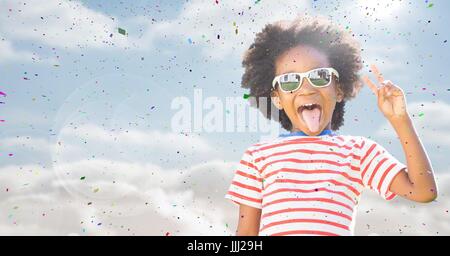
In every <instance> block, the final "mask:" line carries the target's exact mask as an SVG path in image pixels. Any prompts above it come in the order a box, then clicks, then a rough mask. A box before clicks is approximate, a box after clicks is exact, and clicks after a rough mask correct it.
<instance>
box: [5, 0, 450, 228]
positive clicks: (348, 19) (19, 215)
mask: <svg viewBox="0 0 450 256" xmlns="http://www.w3.org/2000/svg"><path fill="white" fill-rule="evenodd" d="M0 10H1V12H2V15H0V92H2V93H0V102H1V104H0V234H1V235H30V234H31V235H232V234H234V231H235V230H236V225H237V216H238V212H237V211H238V208H237V206H236V205H234V204H233V203H231V202H229V201H228V200H227V199H225V198H224V195H225V193H226V190H227V189H228V186H229V183H230V182H231V179H232V176H233V174H234V169H233V168H234V167H235V166H236V164H237V162H238V161H239V160H240V157H241V156H242V154H243V152H244V151H245V149H246V148H247V147H248V146H250V145H252V144H254V143H256V142H258V141H260V140H261V139H263V138H267V137H270V136H273V134H269V133H268V130H264V129H263V127H264V126H263V125H261V123H259V125H260V126H259V129H255V130H251V129H249V128H248V127H244V128H245V129H243V130H239V129H238V128H237V126H238V123H239V120H241V119H239V118H247V117H248V116H240V115H237V114H236V115H235V116H236V119H233V118H229V117H233V115H234V114H233V113H234V110H233V109H228V108H227V104H226V102H227V99H232V100H235V101H236V102H237V103H239V104H241V105H242V106H244V107H245V108H246V109H248V111H251V110H250V109H249V107H248V100H247V99H245V96H244V95H245V94H247V93H249V92H248V91H247V90H244V89H242V88H241V87H240V84H241V78H242V74H243V71H244V70H243V68H242V65H241V62H242V56H243V53H244V52H245V50H246V49H247V48H248V47H249V46H250V44H251V43H252V42H253V40H254V37H255V34H256V33H258V32H259V31H261V29H262V28H263V27H264V26H265V25H266V24H268V23H271V22H274V21H278V20H281V19H288V20H289V19H294V18H296V17H298V16H305V15H306V16H310V17H316V16H321V17H324V18H326V19H329V20H330V21H332V22H333V23H334V24H336V25H338V26H340V27H341V28H343V29H345V30H347V31H348V32H349V33H351V34H352V35H353V36H354V38H355V39H356V40H357V41H358V43H359V44H360V47H361V50H362V59H363V63H364V68H363V70H361V75H363V74H369V75H370V73H369V72H368V65H370V64H372V63H374V64H376V65H377V66H378V67H379V69H380V70H381V71H382V72H383V74H384V76H385V78H387V79H390V80H392V81H393V82H394V83H396V84H398V85H399V86H400V87H401V88H402V89H403V90H404V91H405V93H406V97H407V102H408V111H409V113H410V114H411V116H412V119H413V122H414V124H415V127H416V130H417V132H418V134H419V136H420V138H421V141H422V143H423V144H424V146H425V148H426V150H427V154H428V156H429V158H430V160H431V162H432V166H433V169H434V172H435V176H436V179H437V183H438V193H439V195H438V198H437V200H436V201H434V202H431V203H428V204H421V203H414V202H410V201H407V200H405V199H403V198H400V197H398V198H396V199H394V200H392V201H389V202H388V201H384V200H383V199H382V198H380V197H379V196H377V195H376V194H375V193H374V192H372V191H369V190H367V191H365V193H364V194H363V198H362V200H361V202H360V205H359V208H358V213H357V217H356V227H355V234H356V235H363V236H365V235H449V234H450V214H449V212H448V210H449V208H450V202H449V199H450V195H449V193H450V190H449V188H450V160H449V158H448V153H449V152H450V151H449V150H450V137H448V136H447V135H446V131H447V130H448V129H450V82H449V78H450V76H449V74H448V71H447V67H448V66H450V50H449V44H450V42H447V40H448V39H450V38H449V35H448V32H447V27H446V26H447V24H449V22H450V17H449V16H448V15H447V13H448V11H449V10H450V3H449V2H448V1H443V0H441V1H425V0H422V1H404V0H403V1H398V0H391V1H388V0H382V1H362V0H361V1H349V0H347V1H322V0H317V1H306V0H302V1H298V0H297V1H265V0H261V1H253V0H251V1H250V0H249V1H222V0H218V1H215V0H208V1H204V0H192V1H177V2H176V1H133V2H132V3H128V2H126V1H107V2H105V1H63V0H59V1H54V0H49V1H38V0H27V1H12V0H0ZM181 103H187V105H186V104H184V105H183V106H184V107H185V106H188V108H183V112H181V109H182V107H181V105H182V104H181ZM199 112H201V114H198V113H199ZM213 112H214V113H216V114H219V115H220V116H221V117H223V118H221V120H231V121H230V123H229V124H228V126H227V127H228V128H226V125H227V124H226V122H225V121H223V123H222V126H221V128H223V129H215V128H214V127H212V128H211V127H209V128H208V127H207V126H201V127H200V129H195V128H196V127H195V123H196V122H197V121H198V120H200V123H201V122H202V119H199V118H203V121H205V119H208V118H210V117H211V116H212V115H209V117H208V113H209V114H211V113H213ZM232 114H233V115H232ZM175 117H182V118H185V119H184V120H185V121H186V120H187V121H186V122H185V124H187V126H183V129H178V128H179V126H177V125H174V120H175V121H176V120H177V119H176V118H175ZM258 118H260V119H258V120H262V121H264V119H263V117H261V116H258ZM344 118H345V122H344V126H343V127H342V128H340V130H339V131H338V132H339V133H340V134H344V135H357V136H366V137H369V138H371V139H374V140H376V141H377V142H379V143H380V144H381V145H383V146H384V147H385V148H386V149H387V150H388V151H389V152H391V153H392V154H393V155H394V156H395V157H397V158H398V159H399V160H401V161H403V162H404V160H405V158H404V156H403V152H402V149H401V145H400V144H399V142H398V139H397V138H396V136H395V133H394V131H393V129H392V127H391V126H390V125H389V123H388V122H387V120H386V119H385V118H384V117H383V115H382V114H381V113H380V112H379V110H378V108H377V105H376V100H375V98H374V96H373V95H372V94H371V92H370V90H369V89H368V88H367V87H364V88H363V89H362V90H361V92H360V93H359V95H358V96H357V97H356V98H355V99H353V100H351V101H349V102H348V103H347V105H346V113H345V117H344ZM241 123H242V122H241ZM241 123H240V124H241ZM244 123H246V124H247V123H248V122H247V121H245V122H244ZM263 123H264V122H263ZM265 125H266V126H265V127H266V128H267V126H269V127H272V128H273V127H278V128H277V129H275V130H276V131H277V132H282V130H281V129H280V128H279V125H277V124H276V123H270V122H266V123H265ZM174 127H175V128H176V127H178V128H176V129H175V128H174ZM216 128H217V127H216Z"/></svg>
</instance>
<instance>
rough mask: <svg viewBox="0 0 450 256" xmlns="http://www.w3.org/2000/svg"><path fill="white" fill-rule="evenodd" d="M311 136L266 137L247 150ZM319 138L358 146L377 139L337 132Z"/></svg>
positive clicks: (306, 138)
mask: <svg viewBox="0 0 450 256" xmlns="http://www.w3.org/2000/svg"><path fill="white" fill-rule="evenodd" d="M311 139H312V138H311V137H308V136H292V137H289V136H288V137H272V138H264V139H261V140H259V141H258V142H256V143H253V144H251V145H250V146H248V148H247V151H248V152H251V153H254V152H257V151H261V150H264V149H267V148H271V147H272V146H275V145H279V144H283V143H289V142H290V141H300V140H311ZM315 139H317V140H321V141H327V142H332V143H337V144H339V145H347V146H352V147H355V146H356V148H361V147H362V146H364V144H366V143H369V144H373V143H376V142H375V141H373V140H371V139H370V138H367V137H365V136H360V135H346V134H335V135H334V136H320V137H315Z"/></svg>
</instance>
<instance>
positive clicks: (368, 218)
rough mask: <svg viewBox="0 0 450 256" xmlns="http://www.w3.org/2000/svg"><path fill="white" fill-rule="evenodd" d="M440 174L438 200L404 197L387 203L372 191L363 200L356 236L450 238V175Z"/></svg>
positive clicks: (359, 210) (357, 220) (358, 213)
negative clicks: (427, 200)
mask: <svg viewBox="0 0 450 256" xmlns="http://www.w3.org/2000/svg"><path fill="white" fill-rule="evenodd" d="M449 171H450V170H448V171H447V172H446V173H442V174H436V180H437V184H438V194H439V195H438V198H437V200H436V201H434V202H431V203H427V204H424V203H416V202H412V201H409V200H406V199H404V198H402V197H400V196H397V198H396V199H394V200H392V201H385V200H383V199H381V198H380V197H379V196H378V195H376V194H375V193H373V192H372V191H369V192H366V193H363V196H362V198H361V200H360V204H359V208H358V212H357V215H356V216H357V217H356V226H355V233H356V234H357V235H370V234H378V235H394V236H396V235H448V234H449V233H450V213H449V208H450V204H449V200H448V199H449V196H450V189H449V188H450V175H449V174H448V173H449Z"/></svg>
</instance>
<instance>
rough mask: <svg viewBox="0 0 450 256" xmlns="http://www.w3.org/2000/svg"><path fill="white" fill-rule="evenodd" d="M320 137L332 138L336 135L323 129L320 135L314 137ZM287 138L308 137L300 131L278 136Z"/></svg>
mask: <svg viewBox="0 0 450 256" xmlns="http://www.w3.org/2000/svg"><path fill="white" fill-rule="evenodd" d="M322 135H331V136H334V135H336V133H334V132H333V131H332V130H330V129H325V130H323V131H322V132H321V133H320V134H318V135H316V136H322ZM289 136H309V135H308V134H306V133H304V132H302V131H297V132H290V133H285V134H280V137H289Z"/></svg>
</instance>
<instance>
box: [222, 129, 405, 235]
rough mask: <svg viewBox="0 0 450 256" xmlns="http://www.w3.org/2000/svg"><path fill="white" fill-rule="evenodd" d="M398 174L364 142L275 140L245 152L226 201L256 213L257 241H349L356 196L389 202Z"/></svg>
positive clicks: (387, 157) (397, 165) (398, 166)
mask: <svg viewBox="0 0 450 256" xmlns="http://www.w3.org/2000/svg"><path fill="white" fill-rule="evenodd" d="M403 168H406V166H405V165H404V164H402V163H401V162H399V161H398V160H397V159H396V158H394V157H393V156H392V155H391V154H390V153H389V152H388V151H386V150H385V149H384V148H383V147H382V146H380V145H379V144H378V143H376V142H375V141H373V140H371V139H368V138H365V137H361V136H346V135H334V134H331V135H323V136H288V137H279V138H277V139H275V140H273V141H270V142H263V143H258V144H254V145H252V146H250V147H249V148H248V149H247V150H246V151H245V153H244V154H243V156H242V159H241V161H240V163H239V164H238V166H237V168H236V170H235V173H234V177H233V180H232V182H231V185H230V187H229V189H228V192H227V194H226V195H225V198H228V199H231V200H232V201H233V202H235V203H237V204H240V203H242V204H245V205H249V206H252V207H255V208H260V209H261V222H260V229H259V235H260V236H267V235H353V234H354V233H353V229H354V223H355V221H354V218H355V213H356V206H357V204H358V201H359V198H360V196H361V191H362V190H363V189H364V188H369V189H371V190H373V191H375V192H376V193H378V194H379V195H380V196H381V197H382V198H384V199H385V200H391V199H393V198H394V197H395V196H396V195H395V194H394V193H392V192H390V191H389V186H390V184H391V182H392V180H393V179H394V177H395V176H396V174H398V173H399V172H400V171H401V170H402V169H403Z"/></svg>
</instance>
